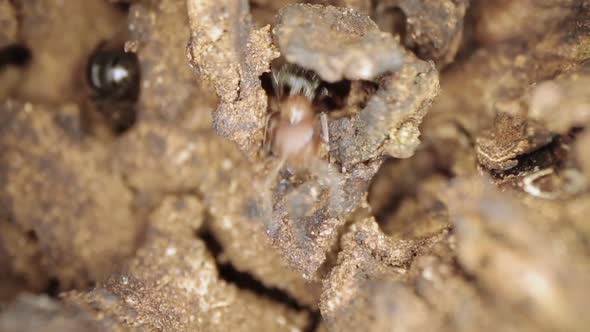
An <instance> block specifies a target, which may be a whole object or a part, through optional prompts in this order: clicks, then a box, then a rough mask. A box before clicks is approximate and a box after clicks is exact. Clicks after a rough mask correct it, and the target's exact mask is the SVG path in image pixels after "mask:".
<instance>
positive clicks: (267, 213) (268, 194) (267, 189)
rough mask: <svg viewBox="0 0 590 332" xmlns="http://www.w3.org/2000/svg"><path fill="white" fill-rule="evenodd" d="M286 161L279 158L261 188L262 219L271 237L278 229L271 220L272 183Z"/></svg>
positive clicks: (276, 224)
mask: <svg viewBox="0 0 590 332" xmlns="http://www.w3.org/2000/svg"><path fill="white" fill-rule="evenodd" d="M286 161H287V158H284V157H283V158H281V160H280V161H279V163H278V164H277V165H276V167H275V168H274V169H273V170H272V171H271V172H270V173H269V174H268V175H267V178H266V180H265V181H264V185H263V187H262V196H263V197H262V200H263V203H262V204H263V207H262V209H263V210H264V213H263V215H264V216H263V218H264V219H265V221H264V224H265V226H266V229H267V232H268V233H270V234H271V235H273V234H275V232H276V231H277V229H278V223H275V221H274V220H273V197H274V195H273V193H274V190H273V188H274V186H273V182H274V181H275V180H276V178H277V177H278V175H279V172H280V171H281V168H283V166H284V165H285V162H286Z"/></svg>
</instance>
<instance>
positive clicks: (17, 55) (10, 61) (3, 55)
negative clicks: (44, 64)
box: [0, 44, 32, 69]
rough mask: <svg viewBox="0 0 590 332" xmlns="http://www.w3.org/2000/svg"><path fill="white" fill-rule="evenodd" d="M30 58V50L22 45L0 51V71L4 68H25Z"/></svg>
mask: <svg viewBox="0 0 590 332" xmlns="http://www.w3.org/2000/svg"><path fill="white" fill-rule="evenodd" d="M31 58H32V54H31V50H29V48H27V47H26V46H24V45H20V44H16V45H11V46H7V47H4V48H2V49H0V69H2V67H4V66H10V65H12V66H19V67H24V66H26V65H27V64H28V63H29V62H30V61H31Z"/></svg>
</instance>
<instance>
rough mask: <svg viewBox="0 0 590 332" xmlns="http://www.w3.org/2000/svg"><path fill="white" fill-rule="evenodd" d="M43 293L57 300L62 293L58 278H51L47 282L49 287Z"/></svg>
mask: <svg viewBox="0 0 590 332" xmlns="http://www.w3.org/2000/svg"><path fill="white" fill-rule="evenodd" d="M43 293H45V294H47V295H48V296H50V297H53V298H57V297H58V295H59V293H60V284H59V280H58V279H57V278H49V281H48V282H47V287H45V290H44V291H43Z"/></svg>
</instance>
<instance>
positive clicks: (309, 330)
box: [303, 311, 322, 332]
mask: <svg viewBox="0 0 590 332" xmlns="http://www.w3.org/2000/svg"><path fill="white" fill-rule="evenodd" d="M310 316H311V317H310V318H309V325H307V326H306V327H305V329H304V330H303V332H315V331H317V330H318V329H319V327H320V322H321V321H322V315H321V314H320V312H319V311H312V312H310Z"/></svg>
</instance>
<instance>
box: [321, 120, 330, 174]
mask: <svg viewBox="0 0 590 332" xmlns="http://www.w3.org/2000/svg"><path fill="white" fill-rule="evenodd" d="M320 125H321V127H322V141H324V143H325V144H326V145H327V146H328V163H332V160H331V158H330V130H329V128H328V115H327V114H326V113H321V114H320Z"/></svg>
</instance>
